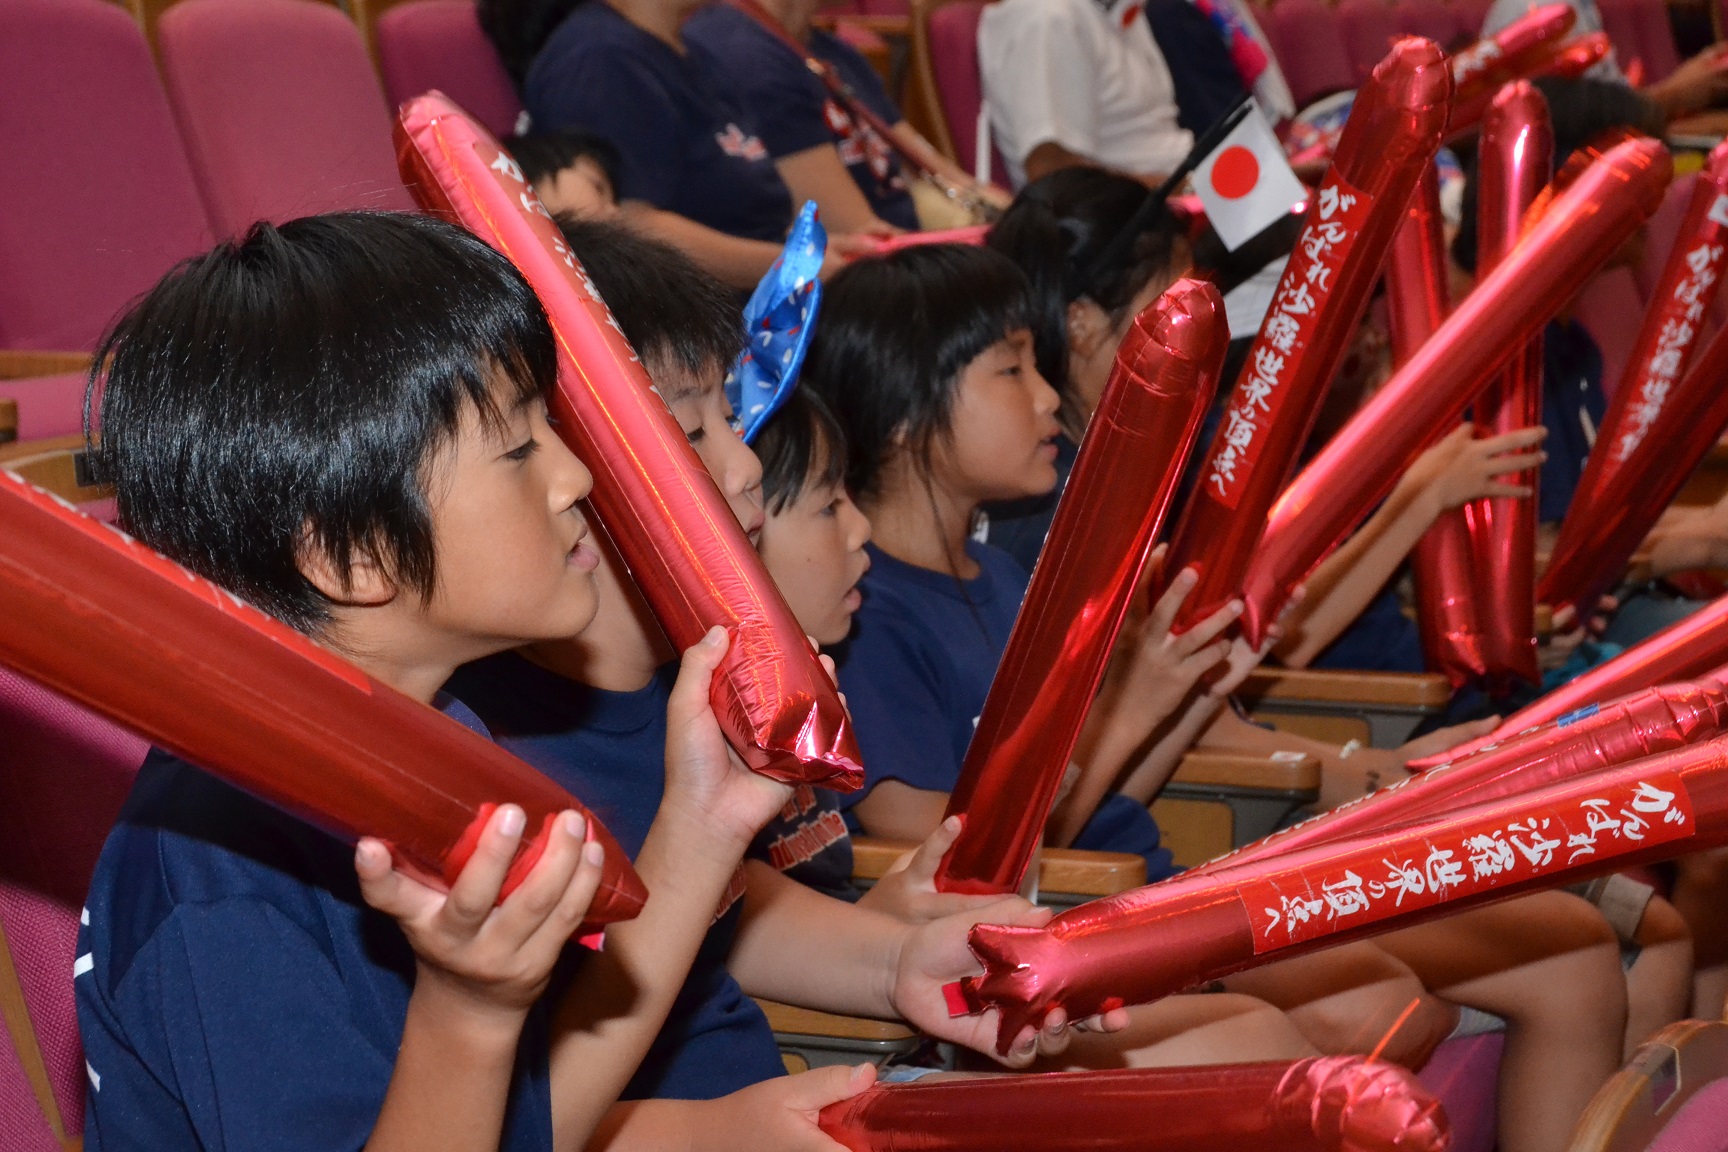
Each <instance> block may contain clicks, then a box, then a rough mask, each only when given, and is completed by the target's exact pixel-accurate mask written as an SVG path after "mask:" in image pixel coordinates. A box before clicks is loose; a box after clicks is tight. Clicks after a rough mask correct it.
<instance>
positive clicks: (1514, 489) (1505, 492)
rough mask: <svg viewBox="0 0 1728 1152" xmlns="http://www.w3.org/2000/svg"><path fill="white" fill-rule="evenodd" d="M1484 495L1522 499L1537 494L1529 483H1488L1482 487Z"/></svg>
mask: <svg viewBox="0 0 1728 1152" xmlns="http://www.w3.org/2000/svg"><path fill="white" fill-rule="evenodd" d="M1482 495H1483V496H1488V497H1500V496H1503V497H1506V498H1508V499H1513V500H1522V499H1524V498H1525V497H1526V496H1534V495H1536V489H1534V488H1532V487H1531V486H1530V485H1528V484H1488V485H1486V486H1485V487H1484V488H1483V489H1482Z"/></svg>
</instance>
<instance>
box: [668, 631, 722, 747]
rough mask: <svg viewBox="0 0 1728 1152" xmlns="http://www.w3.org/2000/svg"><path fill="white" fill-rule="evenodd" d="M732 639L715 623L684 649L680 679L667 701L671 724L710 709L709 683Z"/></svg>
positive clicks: (696, 716) (700, 714)
mask: <svg viewBox="0 0 1728 1152" xmlns="http://www.w3.org/2000/svg"><path fill="white" fill-rule="evenodd" d="M729 641H730V637H728V636H727V634H726V629H724V628H722V627H720V625H718V624H716V625H714V627H712V628H710V629H708V634H707V635H706V636H704V637H702V639H700V640H698V641H697V642H696V643H694V644H692V645H690V647H688V648H686V649H685V650H684V658H683V660H682V661H680V662H679V665H678V679H677V680H676V681H675V682H674V683H673V685H672V695H671V696H670V697H669V698H668V699H667V701H666V722H667V724H668V725H669V726H672V727H677V726H678V725H679V724H681V723H688V722H690V721H692V720H698V719H700V718H701V717H702V716H703V715H705V714H707V713H708V712H709V711H710V709H711V706H710V705H709V703H708V686H709V684H710V683H711V682H712V681H713V679H714V670H715V669H717V668H719V667H720V661H722V660H724V659H725V658H726V649H727V647H728V644H729Z"/></svg>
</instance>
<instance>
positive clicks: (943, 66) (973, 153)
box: [929, 0, 1006, 183]
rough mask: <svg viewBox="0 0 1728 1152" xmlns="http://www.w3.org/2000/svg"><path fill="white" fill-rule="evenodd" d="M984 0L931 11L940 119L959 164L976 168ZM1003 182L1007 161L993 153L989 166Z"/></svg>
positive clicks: (981, 102)
mask: <svg viewBox="0 0 1728 1152" xmlns="http://www.w3.org/2000/svg"><path fill="white" fill-rule="evenodd" d="M983 15H984V4H983V3H982V0H957V2H956V3H952V4H944V5H942V6H941V7H940V8H937V9H936V10H934V11H933V12H931V13H930V26H929V30H930V63H931V68H932V70H933V71H934V72H935V74H936V75H935V79H936V95H937V97H938V98H939V99H940V100H941V102H942V118H943V119H944V120H945V121H947V123H948V134H949V136H950V137H952V138H953V140H954V154H955V156H956V157H957V158H958V159H959V161H960V167H962V168H964V169H966V171H968V172H976V171H978V114H979V112H980V110H982V108H983V107H984V79H983V76H982V75H981V74H980V73H979V70H978V21H979V20H980V19H981V18H982V17H983ZM990 170H991V172H992V174H993V175H994V177H995V182H996V183H1001V182H1002V180H1003V179H1004V177H1005V174H1006V166H1005V165H1004V164H1003V163H1002V161H1001V158H1000V157H995V156H993V162H992V164H991V168H990Z"/></svg>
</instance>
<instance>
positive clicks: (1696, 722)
mask: <svg viewBox="0 0 1728 1152" xmlns="http://www.w3.org/2000/svg"><path fill="white" fill-rule="evenodd" d="M1725 731H1728V688H1725V687H1724V685H1723V683H1722V682H1721V681H1719V680H1714V679H1703V680H1696V681H1681V682H1679V683H1675V684H1664V685H1662V686H1661V687H1658V688H1650V689H1646V690H1645V691H1643V692H1637V693H1634V694H1632V695H1630V696H1627V697H1624V698H1623V699H1620V700H1617V701H1614V702H1613V703H1611V704H1607V705H1604V706H1603V707H1602V708H1601V709H1600V710H1599V711H1596V712H1594V713H1592V714H1591V715H1588V716H1582V717H1578V718H1576V719H1573V720H1571V721H1569V722H1567V723H1565V724H1555V723H1553V722H1549V723H1548V724H1545V725H1543V726H1541V727H1538V728H1535V729H1533V730H1530V731H1525V732H1521V733H1518V734H1517V735H1514V736H1511V737H1509V738H1506V739H1503V740H1501V741H1499V742H1497V743H1490V744H1488V745H1485V746H1484V747H1482V748H1481V749H1479V750H1476V751H1474V752H1471V753H1470V754H1468V755H1466V754H1462V753H1460V754H1458V755H1455V756H1453V757H1451V758H1449V759H1447V760H1445V761H1442V762H1441V763H1439V764H1436V765H1434V766H1432V767H1430V768H1428V769H1427V770H1425V771H1423V772H1421V773H1419V774H1418V775H1416V776H1412V777H1411V778H1409V779H1408V780H1404V781H1401V782H1399V783H1398V784H1395V785H1393V786H1392V787H1390V788H1388V789H1386V790H1385V791H1383V792H1376V793H1374V794H1373V795H1372V796H1365V797H1363V798H1362V799H1360V800H1355V801H1352V802H1351V803H1349V804H1345V805H1343V806H1341V807H1338V808H1334V809H1332V810H1331V811H1329V812H1323V813H1321V814H1320V815H1318V816H1316V817H1314V818H1313V819H1311V820H1305V821H1303V822H1302V823H1300V824H1298V825H1296V826H1295V827H1293V828H1289V829H1286V830H1285V831H1282V832H1274V833H1273V834H1272V835H1270V836H1267V837H1266V838H1265V839H1262V840H1257V841H1255V842H1254V843H1253V844H1249V845H1246V846H1245V847H1243V848H1241V849H1240V850H1238V851H1236V852H1232V853H1230V854H1229V855H1228V856H1223V857H1220V858H1219V859H1217V860H1214V861H1212V862H1210V863H1207V864H1203V865H1201V866H1200V867H1201V870H1204V871H1217V870H1218V869H1220V868H1225V867H1235V866H1237V865H1239V864H1245V863H1248V862H1250V861H1252V860H1259V859H1264V858H1266V857H1269V856H1276V855H1278V854H1279V853H1281V852H1291V851H1294V850H1296V849H1298V848H1306V847H1308V846H1309V845H1311V844H1320V843H1324V842H1326V841H1328V840H1336V839H1339V838H1340V837H1343V836H1353V835H1356V834H1358V833H1362V832H1368V831H1371V830H1373V829H1375V828H1387V827H1390V826H1392V825H1394V824H1399V823H1402V822H1403V821H1406V820H1414V819H1419V818H1421V817H1424V816H1434V815H1438V814H1440V813H1442V812H1444V811H1446V810H1447V809H1448V808H1455V807H1461V806H1463V805H1465V804H1481V803H1483V802H1485V801H1488V800H1497V799H1500V798H1501V797H1505V796H1512V795H1516V794H1517V793H1519V792H1527V791H1529V790H1531V789H1534V788H1542V787H1546V786H1547V785H1550V784H1557V783H1560V782H1561V781H1564V780H1572V779H1575V778H1577V777H1579V776H1583V775H1586V774H1588V773H1591V772H1597V771H1600V770H1601V769H1603V768H1612V767H1615V766H1617V765H1620V764H1626V763H1629V762H1630V761H1633V760H1638V759H1642V758H1643V757H1646V756H1654V755H1656V754H1658V753H1661V752H1669V751H1672V750H1674V749H1676V748H1681V747H1684V746H1685V745H1687V744H1695V743H1697V742H1699V741H1701V740H1709V739H1713V738H1715V737H1717V736H1719V735H1721V734H1722V733H1723V732H1725Z"/></svg>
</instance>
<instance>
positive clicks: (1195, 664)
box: [1176, 640, 1233, 681]
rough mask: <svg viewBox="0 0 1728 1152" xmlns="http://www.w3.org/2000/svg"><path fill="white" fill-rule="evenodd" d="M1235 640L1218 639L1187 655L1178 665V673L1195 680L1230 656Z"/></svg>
mask: <svg viewBox="0 0 1728 1152" xmlns="http://www.w3.org/2000/svg"><path fill="white" fill-rule="evenodd" d="M1232 643H1233V641H1230V640H1216V641H1213V642H1212V643H1211V644H1209V645H1207V646H1206V647H1204V648H1202V649H1201V650H1200V651H1198V652H1196V653H1194V654H1193V655H1192V656H1189V657H1187V658H1186V659H1184V660H1183V661H1182V663H1181V664H1179V665H1177V667H1176V674H1177V675H1178V676H1181V677H1183V678H1184V679H1187V680H1190V681H1194V680H1198V679H1200V677H1202V676H1204V675H1206V673H1208V672H1210V671H1211V670H1212V669H1214V668H1216V667H1217V666H1218V665H1219V664H1221V663H1223V662H1224V661H1225V660H1228V659H1229V658H1230V647H1231V644H1232Z"/></svg>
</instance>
